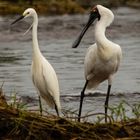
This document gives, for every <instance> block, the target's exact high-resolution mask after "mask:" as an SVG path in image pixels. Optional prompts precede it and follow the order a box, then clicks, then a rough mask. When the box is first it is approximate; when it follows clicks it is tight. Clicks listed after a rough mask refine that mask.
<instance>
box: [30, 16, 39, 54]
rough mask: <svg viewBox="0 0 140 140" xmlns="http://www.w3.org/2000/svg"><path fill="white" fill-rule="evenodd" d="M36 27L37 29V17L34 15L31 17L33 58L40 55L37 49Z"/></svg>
mask: <svg viewBox="0 0 140 140" xmlns="http://www.w3.org/2000/svg"><path fill="white" fill-rule="evenodd" d="M37 27H38V17H37V14H34V16H33V29H32V46H33V56H38V55H40V54H41V52H40V49H39V45H38V37H37Z"/></svg>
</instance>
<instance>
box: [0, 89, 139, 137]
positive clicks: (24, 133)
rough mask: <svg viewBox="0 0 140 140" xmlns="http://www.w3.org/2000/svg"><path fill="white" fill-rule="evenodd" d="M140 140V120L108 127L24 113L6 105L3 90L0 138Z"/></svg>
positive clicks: (0, 99)
mask: <svg viewBox="0 0 140 140" xmlns="http://www.w3.org/2000/svg"><path fill="white" fill-rule="evenodd" d="M58 138H59V140H102V139H103V140H115V139H117V140H138V139H140V120H139V119H137V120H136V119H135V120H128V121H125V122H121V123H120V122H114V123H108V124H92V123H87V122H83V123H79V122H77V121H71V120H68V119H66V118H59V117H56V116H52V115H48V116H46V117H44V116H40V115H39V114H37V113H31V112H28V111H21V110H18V109H15V108H13V107H11V106H9V105H7V103H6V100H5V97H4V95H3V92H2V88H0V139H10V140H32V139H34V140H57V139H58Z"/></svg>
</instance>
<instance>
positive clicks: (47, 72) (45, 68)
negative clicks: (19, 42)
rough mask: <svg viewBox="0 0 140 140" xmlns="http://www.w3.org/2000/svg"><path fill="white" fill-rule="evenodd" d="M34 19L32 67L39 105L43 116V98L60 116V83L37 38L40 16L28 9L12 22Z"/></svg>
mask: <svg viewBox="0 0 140 140" xmlns="http://www.w3.org/2000/svg"><path fill="white" fill-rule="evenodd" d="M27 17H32V19H33V24H32V48H33V53H32V66H31V74H32V80H33V83H34V85H35V87H36V89H37V91H38V93H39V103H40V111H41V114H42V106H41V100H40V97H42V98H43V99H44V100H45V101H46V103H47V104H48V105H49V106H50V107H51V108H55V110H56V113H57V115H58V116H59V113H60V110H61V105H60V94H59V93H60V92H59V83H58V79H57V75H56V73H55V71H54V69H53V67H52V66H51V64H50V63H49V62H48V61H47V60H46V59H45V57H44V56H43V55H42V53H41V51H40V49H39V45H38V37H37V27H38V15H37V13H36V11H35V10H34V9H33V8H28V9H26V10H25V11H24V13H23V15H22V16H20V17H19V18H18V19H17V20H15V21H14V22H12V24H15V23H16V22H17V21H19V20H21V19H23V18H27Z"/></svg>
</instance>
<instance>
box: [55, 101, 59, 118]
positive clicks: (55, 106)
mask: <svg viewBox="0 0 140 140" xmlns="http://www.w3.org/2000/svg"><path fill="white" fill-rule="evenodd" d="M55 110H56V113H57V116H58V117H59V111H58V108H57V106H56V104H55Z"/></svg>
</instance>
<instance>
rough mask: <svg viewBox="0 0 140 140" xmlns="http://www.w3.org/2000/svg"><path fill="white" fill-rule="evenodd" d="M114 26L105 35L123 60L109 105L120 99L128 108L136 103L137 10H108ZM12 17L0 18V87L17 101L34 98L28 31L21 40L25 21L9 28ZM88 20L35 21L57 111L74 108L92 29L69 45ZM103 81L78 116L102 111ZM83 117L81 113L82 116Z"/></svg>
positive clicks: (139, 87) (139, 94)
mask: <svg viewBox="0 0 140 140" xmlns="http://www.w3.org/2000/svg"><path fill="white" fill-rule="evenodd" d="M113 12H114V14H115V21H114V23H113V24H112V25H111V26H110V27H109V28H108V29H107V31H106V36H107V37H108V38H109V39H111V40H112V41H114V42H116V43H118V44H120V46H121V47H122V51H123V60H122V62H121V66H120V69H119V71H118V72H117V74H116V75H115V76H114V80H113V86H112V94H113V96H111V97H110V105H114V104H118V103H119V102H120V101H121V100H126V101H128V102H129V103H130V104H135V103H138V102H139V101H140V55H139V54H140V48H139V47H140V15H139V13H140V10H136V9H130V8H125V7H122V8H118V9H113ZM15 18H16V16H15V17H9V16H7V17H0V85H2V83H3V82H4V87H3V89H4V92H5V94H6V95H7V96H10V95H11V94H12V93H15V92H17V93H18V96H19V97H22V98H24V99H25V98H26V97H27V96H29V97H31V98H33V99H34V98H37V94H36V91H35V88H34V86H33V84H32V80H31V74H30V65H31V59H32V47H31V45H32V44H31V32H30V33H28V34H26V35H25V36H23V33H24V32H25V31H26V29H27V28H28V27H29V25H30V23H31V19H28V20H26V21H21V22H19V23H17V24H16V25H14V26H13V27H12V28H10V23H11V22H12V21H13V20H14V19H15ZM87 19H88V14H85V15H63V16H53V17H51V16H48V17H40V18H39V28H38V36H39V44H40V49H41V51H42V53H43V55H44V56H45V57H46V58H47V59H48V60H49V62H50V63H51V64H52V65H53V67H54V69H55V71H56V73H57V75H58V78H59V83H60V90H61V101H62V107H63V108H65V109H68V108H73V109H75V110H77V109H78V107H79V96H77V95H80V91H81V90H82V87H83V85H84V82H85V80H84V66H83V61H84V56H85V53H86V49H87V48H88V46H89V45H90V44H92V43H94V35H93V33H94V27H93V26H92V27H91V28H90V30H88V32H87V33H86V35H85V37H84V38H83V40H82V42H81V44H80V46H79V47H78V48H77V49H72V48H71V46H72V43H73V41H74V40H75V39H76V37H77V36H78V34H79V33H80V31H81V29H82V28H83V26H84V24H85V23H86V21H87ZM106 90H107V81H105V82H104V83H102V84H101V85H100V86H99V87H98V88H97V91H98V92H99V94H97V95H98V96H96V95H95V96H93V97H86V98H85V101H84V105H83V112H84V113H86V112H88V111H91V110H92V111H94V112H103V105H104V101H105V94H104V93H106ZM84 113H83V114H84Z"/></svg>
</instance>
